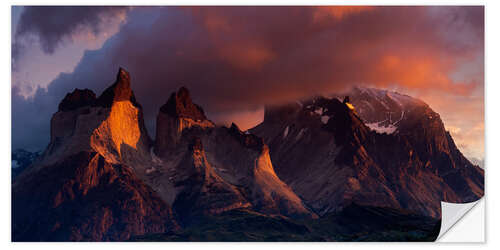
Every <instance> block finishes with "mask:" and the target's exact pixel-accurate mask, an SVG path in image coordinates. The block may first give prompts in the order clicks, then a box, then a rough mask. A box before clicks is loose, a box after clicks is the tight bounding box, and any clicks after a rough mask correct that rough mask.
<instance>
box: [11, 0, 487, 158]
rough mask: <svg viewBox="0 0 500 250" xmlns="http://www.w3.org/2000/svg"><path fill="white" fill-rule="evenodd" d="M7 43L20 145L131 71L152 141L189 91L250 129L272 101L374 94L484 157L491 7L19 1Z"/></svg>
mask: <svg viewBox="0 0 500 250" xmlns="http://www.w3.org/2000/svg"><path fill="white" fill-rule="evenodd" d="M11 40H12V148H13V149H17V148H24V149H28V150H43V149H44V148H45V146H46V145H47V144H48V141H49V138H50V132H49V131H50V117H51V116H52V114H53V113H54V112H56V111H57V105H58V103H59V102H60V101H61V100H62V98H63V97H64V96H65V94H66V93H68V92H71V91H72V90H73V89H75V88H80V89H81V88H89V89H92V90H93V91H94V92H96V94H97V95H99V94H100V93H101V92H102V91H103V90H104V89H105V88H106V87H108V86H109V85H111V84H112V83H113V81H114V78H115V76H116V72H117V71H118V68H119V67H124V68H125V69H127V70H128V71H129V72H130V74H131V78H132V88H133V89H134V92H135V94H136V97H137V100H138V101H139V102H140V103H141V104H142V106H143V107H144V115H145V120H146V126H147V127H148V130H149V133H150V134H151V135H153V133H154V131H155V130H154V124H155V119H156V115H157V113H158V110H159V107H160V106H161V105H162V104H164V103H165V102H166V100H167V98H168V97H169V96H170V93H171V92H173V91H175V90H176V89H178V88H179V87H181V86H186V87H187V88H188V89H190V91H191V94H192V97H193V99H194V101H195V102H196V103H198V104H200V105H201V106H202V107H203V108H204V109H205V111H206V112H207V115H208V117H209V118H210V119H211V120H213V121H215V122H216V123H219V124H228V123H230V122H235V123H236V124H238V125H239V126H240V127H241V128H242V129H248V128H251V127H253V126H255V125H257V124H258V123H259V122H260V121H262V117H263V107H264V105H269V104H279V103H286V102H291V101H293V100H296V99H301V98H304V97H308V96H311V95H315V94H324V95H326V94H330V93H335V92H341V91H344V90H347V89H349V88H351V87H353V86H368V87H376V88H383V89H389V90H396V91H398V92H400V93H406V94H409V95H411V96H413V97H416V98H419V99H421V100H423V101H425V102H426V103H428V104H429V105H430V106H431V108H433V109H434V110H435V111H436V112H438V113H439V114H440V115H441V118H442V120H443V122H444V124H445V127H446V129H447V130H449V131H450V133H451V134H452V136H453V138H454V140H455V142H456V144H457V145H458V147H459V149H460V150H461V151H462V152H463V153H464V154H465V155H466V156H467V157H469V158H477V159H480V160H481V159H484V8H483V7H475V6H467V7H458V6H444V7H438V6H430V7H425V6H414V7H397V6H385V7H375V6H323V7H313V6H311V7H284V6H281V7H178V6H177V7H122V6H114V7H106V6H98V7H40V6H38V7H21V6H14V7H12V34H11ZM153 136H154V135H153Z"/></svg>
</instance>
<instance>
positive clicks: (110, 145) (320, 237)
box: [12, 68, 484, 241]
mask: <svg viewBox="0 0 500 250" xmlns="http://www.w3.org/2000/svg"><path fill="white" fill-rule="evenodd" d="M345 95H347V96H346V97H345V98H344V99H342V98H339V97H319V96H318V97H313V98H311V99H309V100H299V101H296V102H293V103H290V104H285V105H281V106H272V107H266V110H265V115H264V121H263V122H262V123H261V124H259V125H258V126H256V127H255V128H252V129H250V130H248V131H241V129H239V128H238V126H237V125H236V124H234V123H233V124H232V125H231V126H229V127H226V126H219V125H216V124H215V123H214V122H212V121H211V120H209V119H208V118H207V116H206V114H205V112H204V110H203V108H202V107H200V106H199V105H197V104H195V103H194V102H193V100H192V98H191V95H190V92H189V90H188V89H186V88H180V89H179V90H177V91H175V92H173V93H171V94H170V96H168V98H166V99H167V100H166V102H165V104H164V105H163V106H161V107H160V109H159V111H158V116H157V123H156V138H154V139H152V138H151V137H150V136H149V134H148V131H147V130H146V128H145V126H144V119H143V112H142V107H141V105H140V104H139V102H138V101H137V100H136V98H135V95H134V93H133V91H132V88H131V82H130V75H129V73H128V72H127V71H125V70H124V69H121V68H120V70H119V72H118V74H117V78H116V81H115V83H113V84H112V85H111V86H110V87H109V88H107V89H106V90H105V91H104V92H103V93H102V94H101V95H100V96H96V94H95V93H94V92H93V91H91V90H88V89H83V90H81V89H75V90H74V91H73V92H71V93H68V94H67V95H66V96H65V97H64V99H63V100H62V101H61V103H60V104H59V107H58V111H57V112H56V113H55V114H54V115H53V116H52V119H51V135H50V138H51V139H50V143H49V145H48V146H47V148H46V149H45V151H44V152H43V153H42V154H41V156H40V157H39V158H38V159H37V160H35V161H34V162H33V163H32V164H31V165H30V166H29V167H27V168H26V169H25V170H24V171H21V172H20V173H19V174H16V176H13V183H12V239H13V241H127V240H139V241H150V240H156V241H273V240H280V241H296V240H298V241H356V240H362V241H398V240H415V241H429V240H433V239H435V237H437V235H438V233H439V225H440V215H441V209H440V202H441V201H447V202H456V203H459V202H470V201H474V200H477V199H479V198H480V197H482V196H483V194H484V191H483V190H484V171H483V170H482V169H481V168H479V167H478V166H476V165H474V164H472V163H471V162H470V161H468V160H467V159H466V158H465V157H464V156H463V155H462V154H461V153H460V151H459V150H458V149H457V147H456V145H455V143H454V142H453V139H452V137H451V135H450V134H449V133H448V132H447V131H446V130H445V129H444V125H443V122H442V121H441V119H440V118H439V114H437V113H435V112H434V111H432V109H431V108H430V107H429V106H428V105H427V104H425V103H423V102H422V101H419V100H417V99H414V98H411V97H409V96H405V95H401V94H397V93H394V92H389V91H385V90H377V89H369V88H354V89H353V90H352V91H351V92H349V93H347V94H345ZM388 235H390V236H388Z"/></svg>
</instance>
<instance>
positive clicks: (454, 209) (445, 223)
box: [436, 198, 482, 241]
mask: <svg viewBox="0 0 500 250" xmlns="http://www.w3.org/2000/svg"><path fill="white" fill-rule="evenodd" d="M481 200H482V198H481V199H479V200H477V201H474V202H469V203H449V202H444V201H442V202H441V229H440V230H439V235H438V237H437V238H436V241H440V238H441V237H442V236H443V235H445V234H446V233H447V232H448V231H449V230H450V229H451V228H452V227H453V226H454V225H455V224H456V223H457V222H458V221H460V220H461V219H462V217H464V215H466V214H467V213H468V212H469V211H470V210H471V209H472V208H473V207H474V206H476V205H477V203H478V202H479V201H481Z"/></svg>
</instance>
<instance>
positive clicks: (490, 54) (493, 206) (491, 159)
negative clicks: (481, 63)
mask: <svg viewBox="0 0 500 250" xmlns="http://www.w3.org/2000/svg"><path fill="white" fill-rule="evenodd" d="M68 4H71V5H169V4H170V5H175V4H177V5H486V8H485V11H486V52H485V54H486V56H485V57H486V65H485V66H486V67H485V73H486V78H485V79H486V83H485V84H486V86H485V89H486V96H485V99H486V106H485V109H486V110H485V112H486V113H485V117H486V124H485V126H486V135H487V137H486V186H487V190H486V193H487V195H486V199H485V201H484V203H486V206H487V207H488V210H487V211H492V212H490V213H488V217H487V218H488V220H487V222H486V226H487V230H486V242H487V244H480V245H477V244H452V243H448V244H439V243H362V244H355V243H335V244H325V243H275V244H273V243H149V244H139V243H79V244H74V243H37V244H30V243H10V150H11V149H10V131H11V130H10V129H11V127H10V126H11V123H10V122H9V121H10V112H11V108H10V105H11V102H10V93H11V92H10V82H11V80H10V65H11V64H10V58H11V57H10V28H11V27H10V20H11V17H10V16H11V9H10V6H11V5H68ZM499 5H500V1H498V0H490V1H486V0H479V1H477V0H476V1H471V0H454V1H451V0H420V1H415V0H410V1H401V0H400V1H397V0H383V1H369V0H364V1H362V0H350V1H347V0H343V1H339V0H309V1H304V0H288V1H285V0H279V1H278V0H240V1H237V2H236V1H234V0H184V1H178V0H177V1H154V0H144V1H138V0H107V1H102V0H88V1H81V0H80V1H61V0H46V1H43V0H41V1H40V0H36V1H35V0H29V1H5V2H2V9H1V12H0V13H1V14H2V18H3V19H4V20H3V22H2V25H1V28H2V30H1V33H0V34H5V36H4V39H3V40H4V42H3V46H2V52H3V53H2V55H3V60H2V67H1V72H2V74H1V76H2V78H3V81H2V82H3V83H2V84H1V85H0V86H1V87H0V88H1V90H0V94H1V95H2V96H1V98H0V101H1V103H2V105H0V110H1V112H2V113H1V114H2V117H4V121H3V122H2V123H1V130H0V131H2V133H3V134H2V135H3V136H2V139H3V140H2V142H0V145H1V149H2V150H1V151H0V154H1V156H2V157H1V160H2V163H3V164H1V166H2V170H3V171H2V175H1V176H2V182H3V186H1V188H0V192H1V194H2V196H1V201H3V206H1V213H0V214H1V216H3V220H2V222H3V223H2V227H1V231H0V238H1V240H2V243H3V247H6V248H7V247H15V248H19V249H34V248H36V249H54V248H61V249H67V248H68V247H71V248H74V249H88V248H93V249H105V248H109V247H119V248H120V250H121V249H136V248H137V247H151V248H158V249H160V248H162V249H164V248H176V249H177V248H188V249H198V248H203V250H206V249H217V250H220V249H234V248H235V247H237V248H238V250H244V249H252V250H255V248H257V247H258V248H262V247H264V248H275V247H286V248H287V249H303V248H304V247H307V248H318V249H319V248H324V247H332V248H333V247H342V248H355V249H357V248H359V247H364V246H366V247H369V248H370V249H387V248H394V249H400V248H401V246H405V247H408V248H410V249H421V248H422V247H426V248H427V247H437V246H439V247H446V248H453V249H470V248H471V247H478V246H480V247H488V248H490V247H491V248H496V249H499V247H500V246H499V245H500V244H499V242H500V239H499V237H498V231H499V230H498V229H495V227H497V228H498V227H499V226H498V223H497V222H499V221H498V218H499V216H498V214H499V213H500V212H497V213H495V212H493V211H500V206H499V202H498V201H495V199H494V198H493V196H495V193H497V192H498V190H500V188H499V187H498V183H499V181H497V178H498V177H499V176H498V174H497V173H498V169H499V168H500V161H499V158H498V153H495V152H498V148H496V146H497V145H495V144H494V143H495V142H498V141H500V137H499V133H500V132H499V131H500V126H499V125H500V124H499V118H498V117H499V116H498V108H500V103H499V100H500V98H498V95H500V91H499V87H498V86H499V85H498V84H500V79H499V77H498V72H499V66H498V63H496V61H498V60H499V59H500V53H499V51H500V47H499V46H500V39H499V32H498V30H499V29H500V28H499V27H500V14H498V13H500V7H499ZM5 38H7V39H5ZM5 117H8V119H5ZM464 119H466V118H464ZM490 180H491V182H490ZM490 196H491V198H488V197H490ZM477 208H478V207H477V206H476V208H475V209H477ZM476 214H477V213H474V214H471V215H473V216H480V215H476ZM479 214H480V213H479ZM484 214H486V213H483V215H484ZM478 219H481V218H480V217H477V218H476V217H473V220H478ZM470 230H473V229H470Z"/></svg>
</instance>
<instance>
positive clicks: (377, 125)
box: [366, 122, 398, 135]
mask: <svg viewBox="0 0 500 250" xmlns="http://www.w3.org/2000/svg"><path fill="white" fill-rule="evenodd" d="M366 126H368V127H369V128H370V129H371V130H373V131H375V132H377V133H379V134H384V133H385V134H389V135H390V134H392V133H394V132H395V131H396V129H398V127H396V126H394V125H392V124H390V125H388V126H385V127H384V126H381V125H380V123H379V122H374V123H367V124H366Z"/></svg>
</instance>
